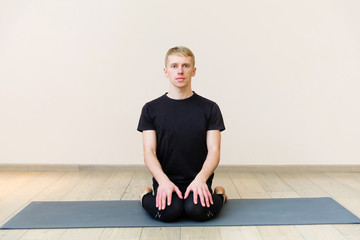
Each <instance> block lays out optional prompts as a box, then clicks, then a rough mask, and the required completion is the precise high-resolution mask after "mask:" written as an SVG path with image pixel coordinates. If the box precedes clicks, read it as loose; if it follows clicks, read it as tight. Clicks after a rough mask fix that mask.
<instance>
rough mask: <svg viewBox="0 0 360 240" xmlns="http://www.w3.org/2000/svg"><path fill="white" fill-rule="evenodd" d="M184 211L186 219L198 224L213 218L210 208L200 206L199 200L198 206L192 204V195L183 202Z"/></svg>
mask: <svg viewBox="0 0 360 240" xmlns="http://www.w3.org/2000/svg"><path fill="white" fill-rule="evenodd" d="M184 211H185V213H186V215H187V216H188V217H190V218H191V219H193V220H195V221H198V222H203V221H207V220H210V219H212V218H213V217H214V214H213V213H212V211H211V210H210V208H208V207H203V206H201V204H200V200H199V199H198V204H195V203H194V200H193V195H192V193H191V194H190V196H189V197H188V198H187V199H186V200H185V204H184Z"/></svg>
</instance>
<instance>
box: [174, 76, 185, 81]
mask: <svg viewBox="0 0 360 240" xmlns="http://www.w3.org/2000/svg"><path fill="white" fill-rule="evenodd" d="M175 79H176V80H177V81H180V82H182V81H184V80H185V78H184V77H179V78H175Z"/></svg>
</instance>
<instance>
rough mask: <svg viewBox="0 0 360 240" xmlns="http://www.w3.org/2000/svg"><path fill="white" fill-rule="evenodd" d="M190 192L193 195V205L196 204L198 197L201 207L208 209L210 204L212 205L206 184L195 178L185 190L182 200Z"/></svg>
mask: <svg viewBox="0 0 360 240" xmlns="http://www.w3.org/2000/svg"><path fill="white" fill-rule="evenodd" d="M191 191H192V192H193V195H194V204H197V201H198V196H199V198H200V202H201V205H202V206H203V207H205V206H206V207H210V204H214V203H213V199H212V196H211V193H210V191H209V188H208V185H207V184H206V182H203V181H200V180H198V179H196V178H195V179H194V180H193V181H192V182H191V184H190V185H189V186H188V188H187V189H186V192H185V196H184V199H186V198H187V197H188V196H189V194H190V192H191Z"/></svg>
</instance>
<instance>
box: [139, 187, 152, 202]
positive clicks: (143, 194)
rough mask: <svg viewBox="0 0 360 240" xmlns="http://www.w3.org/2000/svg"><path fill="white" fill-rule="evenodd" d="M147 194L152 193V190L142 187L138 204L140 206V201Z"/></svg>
mask: <svg viewBox="0 0 360 240" xmlns="http://www.w3.org/2000/svg"><path fill="white" fill-rule="evenodd" d="M149 192H152V189H151V188H149V187H144V188H143V189H142V191H141V195H140V203H141V205H142V199H143V197H144V196H145V195H146V194H147V193H149Z"/></svg>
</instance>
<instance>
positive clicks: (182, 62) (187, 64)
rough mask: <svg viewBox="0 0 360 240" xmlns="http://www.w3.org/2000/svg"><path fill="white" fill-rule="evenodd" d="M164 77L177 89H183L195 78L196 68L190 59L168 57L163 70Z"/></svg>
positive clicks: (176, 56) (179, 56)
mask: <svg viewBox="0 0 360 240" xmlns="http://www.w3.org/2000/svg"><path fill="white" fill-rule="evenodd" d="M164 72H165V77H167V78H169V80H170V83H171V84H172V85H173V86H175V87H177V88H184V87H186V86H188V85H189V84H190V83H191V78H192V77H194V76H195V72H196V68H195V66H194V63H193V60H192V58H191V57H187V56H181V55H170V56H168V59H167V64H166V67H165V68H164Z"/></svg>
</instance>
